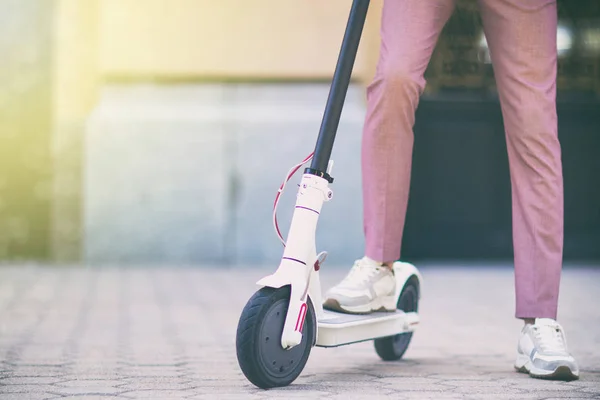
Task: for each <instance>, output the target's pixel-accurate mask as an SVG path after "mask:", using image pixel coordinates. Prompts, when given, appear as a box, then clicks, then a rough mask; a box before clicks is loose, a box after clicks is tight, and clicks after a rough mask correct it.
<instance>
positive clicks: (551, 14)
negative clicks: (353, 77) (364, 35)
mask: <svg viewBox="0 0 600 400" xmlns="http://www.w3.org/2000/svg"><path fill="white" fill-rule="evenodd" d="M479 5H480V10H481V16H482V20H483V24H484V31H485V34H486V38H487V41H488V46H489V48H490V53H491V58H492V63H493V65H494V73H495V77H496V80H497V86H498V92H499V97H500V102H501V107H502V115H503V118H504V125H505V130H506V142H507V148H508V158H509V165H510V179H511V187H512V213H513V217H512V220H513V244H514V265H515V285H516V317H517V318H543V317H546V318H556V313H557V304H558V292H559V283H560V275H561V268H562V250H563V179H562V165H561V148H560V144H559V141H558V137H557V116H556V103H555V97H556V85H555V83H556V61H557V50H556V28H557V10H556V1H555V0H479ZM453 9H454V1H453V0H388V1H385V3H384V7H383V16H382V26H381V50H380V58H379V62H378V65H377V72H376V75H375V78H374V80H373V82H372V83H371V84H370V85H369V87H368V89H367V96H368V106H367V116H366V121H365V127H364V134H363V147H362V173H363V198H364V229H365V240H366V249H365V253H366V255H367V256H368V257H370V258H372V259H374V260H378V261H384V262H387V261H394V260H397V259H399V258H400V245H401V241H402V234H403V230H404V221H405V215H406V208H407V203H408V194H409V193H408V192H409V186H410V174H411V164H412V151H413V125H414V122H415V110H416V108H417V104H418V102H419V97H420V95H421V94H422V91H423V89H424V86H425V79H424V77H423V74H424V71H425V69H426V67H427V65H428V63H429V60H430V58H431V54H432V52H433V49H434V47H435V45H436V43H437V40H438V36H439V34H440V31H441V30H442V28H443V27H444V25H445V23H446V22H447V20H448V19H449V17H450V15H451V14H452V11H453Z"/></svg>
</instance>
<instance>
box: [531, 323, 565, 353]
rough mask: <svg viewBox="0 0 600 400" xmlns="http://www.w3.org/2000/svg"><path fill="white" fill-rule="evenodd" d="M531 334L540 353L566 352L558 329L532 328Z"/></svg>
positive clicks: (544, 326) (550, 326) (552, 327)
mask: <svg viewBox="0 0 600 400" xmlns="http://www.w3.org/2000/svg"><path fill="white" fill-rule="evenodd" d="M533 332H534V335H535V337H536V338H537V341H538V343H539V345H540V347H541V350H542V351H544V352H552V353H566V352H567V348H566V345H565V341H564V336H563V334H562V331H561V329H560V327H558V326H552V325H542V326H534V327H533Z"/></svg>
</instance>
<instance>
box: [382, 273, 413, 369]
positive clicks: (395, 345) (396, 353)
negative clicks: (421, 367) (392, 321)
mask: <svg viewBox="0 0 600 400" xmlns="http://www.w3.org/2000/svg"><path fill="white" fill-rule="evenodd" d="M396 308H397V309H398V310H402V311H405V312H413V311H414V312H417V311H418V310H419V281H418V280H417V278H416V277H415V276H412V277H411V278H409V279H408V281H407V282H406V284H405V285H404V288H403V289H402V292H401V293H400V296H398V302H397V305H396ZM412 334H413V333H412V332H407V333H400V334H398V335H394V336H387V337H383V338H379V339H375V340H374V344H375V351H376V352H377V355H378V356H379V357H380V358H381V359H382V360H384V361H396V360H399V359H401V358H402V356H403V355H404V353H405V352H406V349H408V345H409V344H410V341H411V339H412Z"/></svg>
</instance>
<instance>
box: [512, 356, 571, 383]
mask: <svg viewBox="0 0 600 400" xmlns="http://www.w3.org/2000/svg"><path fill="white" fill-rule="evenodd" d="M515 370H517V372H521V373H524V374H529V376H531V377H532V378H537V379H548V380H560V381H574V380H577V379H579V371H576V372H573V371H571V368H569V367H567V366H566V365H562V366H560V367H558V368H556V369H555V370H554V371H546V370H543V369H539V368H535V367H533V368H532V367H531V361H530V360H529V357H527V356H526V355H523V354H519V356H518V357H517V362H516V363H515Z"/></svg>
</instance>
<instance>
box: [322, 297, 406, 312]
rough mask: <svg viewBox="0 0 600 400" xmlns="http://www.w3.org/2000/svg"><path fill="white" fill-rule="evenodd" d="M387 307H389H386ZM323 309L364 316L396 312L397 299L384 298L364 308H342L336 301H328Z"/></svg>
mask: <svg viewBox="0 0 600 400" xmlns="http://www.w3.org/2000/svg"><path fill="white" fill-rule="evenodd" d="M390 300H391V301H390ZM384 303H386V304H384ZM390 304H392V306H391V307H390ZM386 305H387V306H388V307H386ZM323 308H324V309H326V310H330V311H337V312H342V313H346V314H358V315H364V314H370V313H372V312H394V311H396V302H395V297H394V296H392V297H389V298H384V299H382V300H380V301H373V302H371V303H369V304H367V305H364V306H357V307H346V306H342V305H341V304H340V303H339V302H338V301H337V300H335V299H327V300H325V302H324V303H323Z"/></svg>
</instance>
